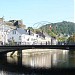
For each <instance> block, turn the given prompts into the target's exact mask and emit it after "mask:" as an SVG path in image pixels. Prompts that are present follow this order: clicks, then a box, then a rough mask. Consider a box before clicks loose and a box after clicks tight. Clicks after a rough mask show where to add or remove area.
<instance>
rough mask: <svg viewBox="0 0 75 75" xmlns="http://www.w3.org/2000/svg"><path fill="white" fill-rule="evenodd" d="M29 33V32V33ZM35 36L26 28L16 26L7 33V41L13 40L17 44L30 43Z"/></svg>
mask: <svg viewBox="0 0 75 75" xmlns="http://www.w3.org/2000/svg"><path fill="white" fill-rule="evenodd" d="M29 33H30V34H29ZM35 40H36V37H35V36H34V35H33V34H32V33H31V32H29V31H28V30H25V29H22V28H17V29H14V30H12V31H10V33H9V34H8V42H9V44H10V42H14V43H15V44H17V45H32V44H33V42H34V41H35Z"/></svg>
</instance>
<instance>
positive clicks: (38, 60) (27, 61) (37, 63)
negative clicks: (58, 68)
mask: <svg viewBox="0 0 75 75" xmlns="http://www.w3.org/2000/svg"><path fill="white" fill-rule="evenodd" d="M22 64H24V65H30V66H32V67H49V68H50V67H51V54H44V55H43V54H42V55H34V56H31V57H30V56H27V57H23V59H22Z"/></svg>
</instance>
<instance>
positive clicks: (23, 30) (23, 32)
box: [16, 28, 28, 35]
mask: <svg viewBox="0 0 75 75" xmlns="http://www.w3.org/2000/svg"><path fill="white" fill-rule="evenodd" d="M16 30H17V31H18V32H19V33H20V34H27V35H28V33H27V32H26V30H25V29H22V28H17V29H16Z"/></svg>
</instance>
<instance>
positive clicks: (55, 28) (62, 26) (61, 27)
mask: <svg viewBox="0 0 75 75" xmlns="http://www.w3.org/2000/svg"><path fill="white" fill-rule="evenodd" d="M39 29H41V30H43V31H44V32H47V33H48V34H50V33H53V34H55V35H60V34H63V35H72V34H74V33H75V23H73V22H67V21H63V22H58V23H51V24H46V25H42V26H41V27H40V28H39Z"/></svg>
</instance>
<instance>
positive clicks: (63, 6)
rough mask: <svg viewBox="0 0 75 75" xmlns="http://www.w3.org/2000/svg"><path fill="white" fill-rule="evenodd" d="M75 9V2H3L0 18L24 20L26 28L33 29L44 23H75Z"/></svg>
mask: <svg viewBox="0 0 75 75" xmlns="http://www.w3.org/2000/svg"><path fill="white" fill-rule="evenodd" d="M74 8H75V0H1V1H0V17H3V16H4V19H5V20H6V21H8V20H22V21H23V23H24V24H25V25H26V27H31V26H32V27H33V26H34V25H36V24H35V23H38V22H42V21H46V22H50V23H56V22H62V21H70V22H74V21H75V18H74V16H75V14H74V12H75V10H74ZM35 27H36V26H35Z"/></svg>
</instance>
